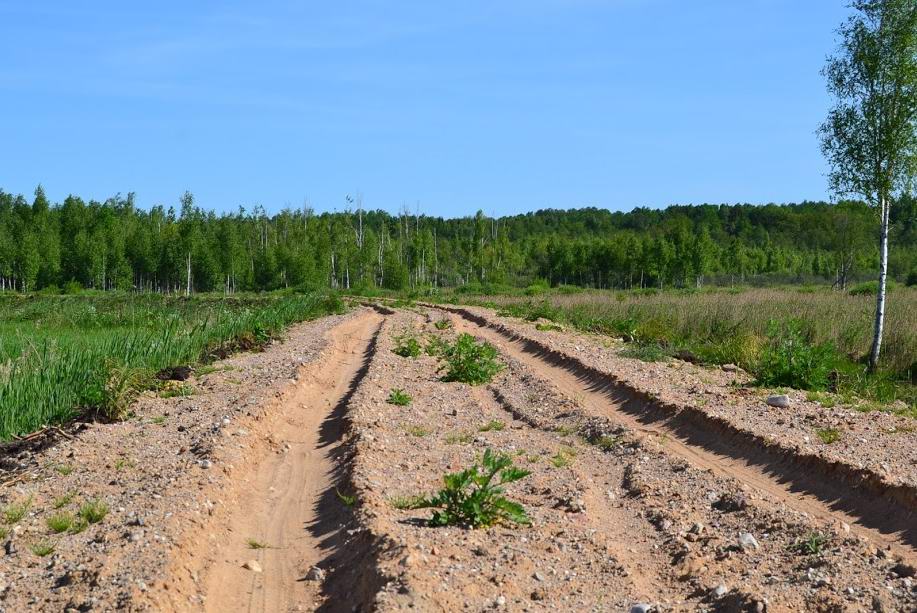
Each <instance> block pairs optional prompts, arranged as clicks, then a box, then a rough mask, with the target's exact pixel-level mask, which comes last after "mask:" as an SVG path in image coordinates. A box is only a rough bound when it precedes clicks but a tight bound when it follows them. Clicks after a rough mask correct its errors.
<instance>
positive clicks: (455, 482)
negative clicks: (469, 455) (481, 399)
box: [410, 449, 531, 528]
mask: <svg viewBox="0 0 917 613" xmlns="http://www.w3.org/2000/svg"><path fill="white" fill-rule="evenodd" d="M530 474H531V472H530V471H528V470H525V469H522V468H518V467H516V466H513V460H512V458H511V457H510V456H508V455H505V454H495V453H493V452H492V451H491V450H490V449H488V450H487V451H485V452H484V457H483V459H482V460H481V464H480V466H479V465H478V464H475V465H474V466H472V467H471V468H468V469H466V470H463V471H461V472H458V473H451V474H448V475H446V476H445V477H443V484H444V487H443V489H441V490H440V491H439V492H438V493H437V494H435V495H434V496H431V497H425V498H419V499H415V500H413V501H412V502H413V504H412V506H411V507H410V508H413V509H426V508H432V509H436V511H434V512H433V516H432V517H431V518H430V525H432V526H452V525H457V526H465V527H470V528H486V527H488V526H492V525H494V524H513V523H515V524H523V525H528V524H530V523H531V520H530V519H529V517H528V515H527V514H526V512H525V509H524V508H523V507H522V505H520V504H519V503H517V502H512V501H510V500H508V499H507V498H505V497H504V496H503V494H504V493H505V487H504V486H506V485H507V484H509V483H513V482H515V481H519V480H520V479H523V478H525V477H526V476H528V475H530ZM495 479H496V481H495Z"/></svg>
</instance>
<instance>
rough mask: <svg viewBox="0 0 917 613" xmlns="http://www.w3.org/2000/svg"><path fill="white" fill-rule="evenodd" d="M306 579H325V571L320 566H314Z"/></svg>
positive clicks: (320, 580) (319, 580)
mask: <svg viewBox="0 0 917 613" xmlns="http://www.w3.org/2000/svg"><path fill="white" fill-rule="evenodd" d="M306 579H307V580H308V581H318V582H322V581H324V580H325V571H323V570H322V569H321V568H319V567H318V566H313V567H312V568H310V569H309V572H308V573H306Z"/></svg>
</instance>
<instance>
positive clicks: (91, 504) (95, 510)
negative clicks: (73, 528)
mask: <svg viewBox="0 0 917 613" xmlns="http://www.w3.org/2000/svg"><path fill="white" fill-rule="evenodd" d="M106 515H108V505H107V504H105V502H104V501H103V500H101V499H100V498H93V499H92V500H87V501H86V502H84V503H83V504H82V506H80V512H79V516H80V518H81V519H83V520H85V521H86V522H87V523H90V524H97V523H99V522H100V521H102V520H103V519H105V516H106Z"/></svg>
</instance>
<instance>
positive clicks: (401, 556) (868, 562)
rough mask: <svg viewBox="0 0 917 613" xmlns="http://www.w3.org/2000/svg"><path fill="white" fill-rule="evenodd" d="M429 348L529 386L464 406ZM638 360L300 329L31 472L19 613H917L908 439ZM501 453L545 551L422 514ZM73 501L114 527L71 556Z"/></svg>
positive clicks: (374, 315)
mask: <svg viewBox="0 0 917 613" xmlns="http://www.w3.org/2000/svg"><path fill="white" fill-rule="evenodd" d="M441 318H449V319H450V320H451V321H452V327H451V328H450V329H446V330H439V329H437V328H436V327H435V326H434V325H433V322H434V321H437V320H438V319H441ZM405 330H413V331H414V334H416V335H418V338H422V339H424V343H425V344H426V342H428V340H429V339H430V338H433V337H436V336H438V337H442V338H444V339H446V340H448V339H450V338H452V337H454V336H455V334H457V333H458V332H462V331H466V332H469V333H472V334H474V335H476V336H478V337H480V338H484V339H486V340H488V341H490V342H492V343H493V344H494V345H495V346H497V347H498V349H499V350H500V352H501V360H502V361H503V362H504V363H505V365H506V368H505V369H504V371H503V372H502V373H501V374H499V375H498V376H497V377H496V378H495V379H494V381H493V382H491V383H490V384H487V385H482V386H476V387H471V386H468V385H465V384H461V383H446V382H444V381H442V379H441V376H442V373H441V370H440V368H441V362H440V360H439V359H438V358H436V357H433V356H430V355H426V354H423V355H421V356H420V357H418V358H416V359H410V358H403V357H400V356H397V355H395V354H394V353H393V352H392V346H393V340H392V337H393V336H394V335H396V334H400V333H402V332H403V331H405ZM617 351H618V348H617V347H616V346H615V345H613V344H608V343H607V341H606V340H605V339H596V338H591V337H588V336H585V335H577V334H572V333H568V332H541V331H537V330H535V328H534V327H533V326H532V325H530V324H528V323H526V322H520V321H518V320H509V319H505V318H499V317H497V316H496V315H495V314H494V313H493V312H490V311H486V310H478V309H473V310H453V311H451V312H447V311H444V310H440V309H429V308H418V309H413V310H407V309H399V310H397V311H396V312H391V311H387V310H385V309H380V310H378V311H374V310H371V309H368V308H357V309H355V310H354V312H353V313H351V314H350V315H348V316H344V317H331V318H326V319H323V320H320V321H316V322H311V323H307V324H303V325H300V326H296V327H295V328H293V329H292V330H291V332H290V334H289V335H288V338H287V340H286V341H285V342H283V343H277V344H274V345H272V346H270V347H268V348H267V349H266V350H265V351H264V352H261V353H256V354H248V355H240V356H237V357H234V358H232V359H230V360H227V361H226V362H225V363H223V364H221V365H219V366H222V367H224V369H221V370H218V371H216V372H213V373H211V374H208V375H206V376H201V377H198V378H197V379H195V380H193V381H192V382H191V387H192V388H193V390H194V394H193V395H191V396H188V397H185V398H170V399H163V398H153V397H147V398H143V399H142V400H141V401H140V402H138V403H137V406H136V407H135V409H134V410H135V413H136V417H135V418H134V419H131V420H129V421H126V422H123V423H120V424H91V425H89V426H87V427H86V428H85V429H83V430H82V431H79V432H75V433H73V434H72V435H71V436H72V438H70V439H64V440H61V441H58V442H57V443H56V444H54V445H53V446H51V447H50V448H48V449H45V450H43V451H31V452H30V451H24V452H22V453H21V454H19V455H21V457H17V458H15V459H8V461H7V462H5V463H4V466H5V467H4V468H3V469H2V470H3V473H2V474H0V481H2V482H3V483H4V487H2V488H0V502H2V503H3V504H4V505H6V504H9V503H12V502H16V501H25V500H30V504H29V506H28V510H27V511H26V513H25V516H24V517H22V518H21V519H19V520H18V521H17V522H14V523H13V525H12V529H11V530H10V534H9V535H8V536H7V537H6V539H4V540H5V541H6V543H5V551H7V553H6V554H5V555H3V553H4V552H3V551H0V611H23V610H49V611H57V610H62V609H68V608H69V609H73V610H125V609H127V610H191V611H199V610H209V611H236V610H259V611H294V610H307V611H308V610H318V611H370V610H378V611H396V610H406V609H411V610H419V611H484V610H509V611H542V610H545V611H547V610H560V611H630V610H634V611H650V610H655V611H698V610H709V611H745V610H748V611H790V610H792V611H799V610H813V611H860V610H865V611H870V610H879V611H911V610H915V608H917V591H915V585H914V584H915V582H917V578H915V577H914V571H915V569H914V559H915V558H914V556H915V550H914V541H913V537H914V531H915V530H917V521H915V517H917V516H915V510H917V504H914V500H915V498H914V497H913V495H912V492H913V487H912V485H913V484H914V483H915V481H914V471H915V469H914V466H913V465H910V466H908V465H907V463H908V462H910V461H911V460H912V458H913V453H914V447H915V444H914V443H915V442H917V441H915V439H914V434H913V431H910V432H909V431H908V430H907V428H908V424H906V423H904V422H901V421H898V418H895V417H893V416H878V417H877V416H874V415H872V414H870V415H862V414H859V413H857V414H855V415H847V414H846V413H844V414H842V418H843V420H844V421H843V422H840V423H841V424H842V426H843V430H844V435H843V437H842V439H841V441H840V442H841V443H842V446H841V445H839V446H838V447H835V446H834V445H823V444H821V443H820V442H817V439H815V441H816V442H813V437H812V435H811V432H812V429H813V428H814V427H815V426H814V425H813V424H822V423H832V421H831V420H834V419H841V417H837V415H841V414H839V413H837V412H835V411H831V410H828V409H821V408H820V407H817V406H812V403H805V402H804V401H803V400H801V399H800V396H798V395H793V403H792V405H791V407H790V408H789V409H782V410H781V412H780V413H779V414H775V413H772V412H771V409H770V408H769V407H766V405H764V403H763V400H762V398H760V397H759V396H758V395H757V394H756V393H755V392H751V393H749V392H747V391H745V388H743V387H742V386H741V384H742V382H743V381H742V376H743V375H742V374H741V373H724V372H721V371H718V370H717V371H714V370H708V369H701V368H698V367H695V366H693V365H686V364H681V363H678V364H677V365H664V364H649V365H648V364H644V363H641V362H636V361H634V360H628V359H626V358H622V357H620V356H619V355H618V354H617ZM393 388H398V389H402V390H404V391H405V392H406V393H408V394H409V395H410V396H411V397H412V401H411V403H410V404H409V405H408V406H404V407H401V406H395V405H393V404H390V403H388V402H387V397H388V396H389V393H390V391H391V390H392V389H393ZM810 415H814V417H809V416H810ZM892 427H894V428H895V431H894V432H892V431H890V429H891V428H892ZM806 436H808V437H809V440H808V441H806V440H805V438H804V437H806ZM860 439H865V442H860ZM488 448H490V449H494V450H499V451H503V452H506V453H509V454H511V455H512V457H513V458H514V461H515V462H516V464H518V465H520V466H522V467H524V468H527V469H528V470H530V471H532V474H531V475H529V476H528V477H526V478H525V479H523V480H521V481H519V482H517V483H514V484H512V485H511V486H510V487H509V490H508V493H507V495H508V496H509V497H510V498H511V499H513V500H516V501H518V502H521V503H522V504H523V505H524V506H525V507H526V509H527V511H528V513H529V515H530V516H531V518H532V525H531V526H498V527H495V528H491V529H488V530H468V529H464V528H459V527H449V528H433V527H430V526H429V525H428V524H427V522H426V520H427V518H429V516H430V511H427V510H406V509H402V508H398V507H400V506H401V505H400V504H398V503H399V501H400V500H401V499H404V498H407V497H410V496H415V495H419V494H426V493H430V492H434V491H436V490H437V489H438V488H439V487H440V485H441V479H442V475H443V474H444V473H446V472H452V471H457V470H461V469H462V468H465V467H467V466H470V465H471V464H472V463H473V462H475V461H476V459H478V458H480V455H481V454H482V453H483V451H484V450H485V449H488ZM873 452H874V453H873ZM854 454H856V455H854ZM896 454H897V455H896ZM895 458H897V460H895ZM883 464H884V465H885V467H884V468H883ZM64 473H66V474H64ZM68 492H73V496H72V497H71V498H70V499H69V500H65V501H64V502H63V504H61V505H60V506H61V509H63V510H64V511H70V512H74V513H75V512H77V511H78V509H79V508H80V505H81V504H82V503H83V502H84V501H86V500H89V499H94V498H99V499H101V500H103V501H104V502H105V503H106V504H107V506H108V508H109V512H108V514H107V515H106V516H105V517H104V519H102V520H101V521H99V522H98V523H93V524H90V525H89V526H88V527H87V529H86V530H84V531H82V532H80V533H78V534H66V533H65V534H60V535H55V534H52V533H51V531H50V528H49V526H48V524H47V520H48V518H49V517H50V516H51V515H53V514H55V513H58V512H60V510H55V509H54V508H53V507H54V506H56V505H57V504H58V503H61V501H62V497H65V496H64V495H65V494H67V493H68ZM805 542H814V543H816V546H814V547H812V548H811V549H810V550H806V549H805V548H804V547H803V546H802V545H803V543H805ZM39 543H41V544H48V543H50V544H53V546H54V551H53V552H52V553H48V554H47V555H44V556H39V555H37V554H36V552H35V551H36V550H37V551H40V548H35V547H34V546H35V545H36V544H39Z"/></svg>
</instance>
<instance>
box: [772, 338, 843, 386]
mask: <svg viewBox="0 0 917 613" xmlns="http://www.w3.org/2000/svg"><path fill="white" fill-rule="evenodd" d="M768 338H769V343H768V344H767V346H765V348H764V350H763V352H762V354H761V360H760V362H759V364H758V366H757V369H756V372H755V375H756V376H757V379H758V383H759V384H760V385H766V386H771V387H777V386H787V387H793V388H796V389H804V390H824V389H826V388H827V387H828V384H829V377H830V374H831V372H832V371H833V370H834V368H835V366H836V365H837V363H838V355H837V351H836V350H835V348H834V345H833V344H831V343H823V344H820V345H815V344H813V343H811V342H809V341H808V339H806V337H805V336H804V334H803V332H802V326H801V324H800V323H799V322H794V321H791V322H788V323H786V324H784V325H782V326H780V325H778V324H776V323H774V322H771V325H770V329H769V331H768Z"/></svg>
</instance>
